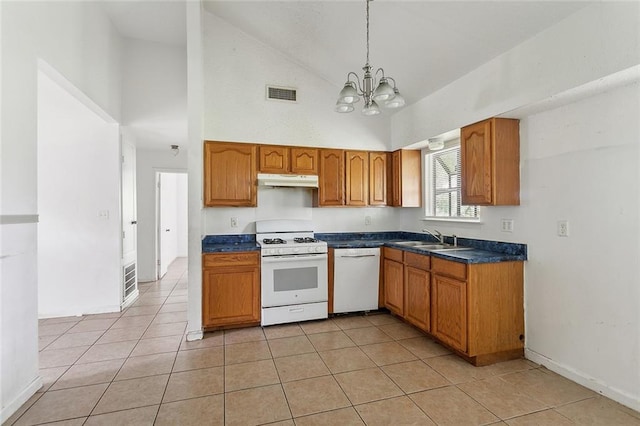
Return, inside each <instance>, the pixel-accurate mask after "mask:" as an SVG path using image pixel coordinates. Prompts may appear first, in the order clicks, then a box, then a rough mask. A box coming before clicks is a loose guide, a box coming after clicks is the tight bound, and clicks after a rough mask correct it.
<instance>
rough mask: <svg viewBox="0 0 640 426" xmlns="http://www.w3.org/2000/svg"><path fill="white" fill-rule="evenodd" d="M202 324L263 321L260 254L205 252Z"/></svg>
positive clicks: (248, 323)
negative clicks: (261, 319) (261, 317)
mask: <svg viewBox="0 0 640 426" xmlns="http://www.w3.org/2000/svg"><path fill="white" fill-rule="evenodd" d="M202 265H203V269H202V324H203V326H204V327H205V328H213V327H225V326H241V325H254V324H256V323H259V322H260V253H259V252H257V251H256V252H237V253H212V254H204V255H203V261H202Z"/></svg>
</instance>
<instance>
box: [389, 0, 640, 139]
mask: <svg viewBox="0 0 640 426" xmlns="http://www.w3.org/2000/svg"><path fill="white" fill-rule="evenodd" d="M639 21H640V3H638V2H599V3H597V4H593V5H591V6H588V7H585V8H584V9H581V10H579V11H578V12H576V13H575V14H573V15H571V16H569V17H567V18H566V19H564V20H562V21H560V22H559V23H557V24H556V25H554V26H552V27H550V28H548V29H547V30H545V31H542V32H541V33H539V34H537V35H536V36H534V37H532V38H530V39H529V40H527V41H525V42H524V43H522V44H520V45H518V46H516V47H514V48H513V49H511V50H510V51H508V52H506V53H504V54H502V55H500V56H498V57H497V58H495V59H493V60H491V61H489V62H487V63H486V64H484V65H482V66H480V67H478V68H477V69H475V70H473V71H471V72H470V73H468V74H467V75H465V76H463V77H461V78H460V79H458V80H456V81H454V82H452V83H450V84H449V85H447V86H445V87H443V88H442V89H440V90H438V91H436V92H435V93H433V94H431V95H430V96H427V97H426V98H423V99H422V100H420V101H419V102H417V103H415V104H413V105H411V106H409V107H406V108H404V109H403V110H401V111H399V112H397V113H396V114H395V115H394V116H393V117H392V120H391V139H392V147H393V149H398V148H402V147H404V146H407V145H410V144H413V143H416V142H419V141H423V140H426V139H427V138H430V137H433V136H437V135H440V134H442V133H445V132H448V131H450V130H454V129H458V128H460V127H462V126H466V125H468V124H472V123H475V122H477V121H480V120H483V119H485V118H488V117H493V116H497V115H503V114H506V116H509V115H508V113H509V112H510V111H512V110H515V109H517V108H520V107H522V106H524V105H529V104H532V103H535V102H538V101H541V100H543V99H547V98H549V97H551V96H554V95H556V94H557V93H560V92H564V91H566V90H569V89H572V88H574V87H578V86H581V85H583V84H586V83H589V82H592V81H594V80H597V79H599V78H603V77H606V76H609V75H611V74H614V73H616V72H619V71H622V70H625V69H627V68H630V67H633V66H635V65H637V64H639V63H640V29H639V28H640V22H639ZM424 117H429V119H428V120H425V119H424Z"/></svg>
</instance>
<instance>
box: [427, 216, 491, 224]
mask: <svg viewBox="0 0 640 426" xmlns="http://www.w3.org/2000/svg"><path fill="white" fill-rule="evenodd" d="M422 220H424V221H428V222H455V223H477V224H480V223H482V221H481V220H480V218H479V217H477V218H471V217H443V216H425V217H423V218H422Z"/></svg>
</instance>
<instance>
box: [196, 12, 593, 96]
mask: <svg viewBox="0 0 640 426" xmlns="http://www.w3.org/2000/svg"><path fill="white" fill-rule="evenodd" d="M365 4H366V3H365V1H364V0H360V1H269V0H267V1H264V0H262V1H214V0H206V1H205V2H204V5H205V10H207V11H209V12H211V13H214V14H216V15H217V16H219V17H220V18H222V19H224V20H226V21H228V22H230V23H231V24H233V25H235V26H236V27H238V28H240V29H241V30H242V31H244V32H245V33H247V34H249V35H251V36H253V37H255V38H256V39H257V40H260V41H261V42H263V43H265V44H267V45H269V46H271V47H273V48H275V49H276V50H278V51H280V52H282V53H283V54H285V55H286V56H288V57H289V58H291V59H293V60H294V61H296V62H298V63H299V64H301V65H303V66H304V67H306V68H307V69H309V70H312V71H313V72H314V73H317V74H318V75H320V76H322V77H323V78H324V79H326V80H327V81H329V82H331V83H333V84H335V85H336V87H337V88H341V87H342V85H343V84H344V82H345V81H346V76H347V73H348V72H349V71H354V72H357V73H358V75H362V71H361V70H362V66H363V65H364V64H365V62H366V25H365V22H366V21H365ZM588 4H589V3H587V2H575V1H574V2H560V1H401V0H376V1H374V2H372V3H370V17H371V23H370V64H371V66H372V67H373V68H374V69H377V68H378V67H382V68H384V70H385V73H386V74H387V76H391V77H394V78H395V80H396V82H397V84H398V88H399V90H400V92H401V93H402V94H403V95H404V96H405V98H406V99H407V101H408V103H409V104H410V103H413V102H416V101H417V100H419V99H421V98H423V97H425V96H427V95H429V94H430V93H433V92H434V91H436V90H437V89H439V88H441V87H444V86H446V85H447V84H448V83H450V82H452V81H454V80H456V79H457V78H459V77H461V76H463V75H465V74H467V73H468V72H470V71H472V70H473V69H475V68H477V67H478V66H480V65H481V64H483V63H485V62H488V61H489V60H491V59H492V58H494V57H496V56H498V55H500V54H501V53H503V52H505V51H507V50H509V49H511V48H513V47H515V46H516V45H518V44H520V43H522V42H523V41H525V40H527V39H528V38H531V37H532V36H534V35H535V34H537V33H539V32H541V31H543V30H544V29H546V28H549V27H550V26H552V25H554V24H555V23H557V22H559V21H560V20H562V19H564V18H566V17H567V16H569V15H571V14H572V13H575V12H576V11H578V10H579V9H581V8H583V7H585V6H587V5H588ZM338 90H339V89H338ZM336 96H337V91H336Z"/></svg>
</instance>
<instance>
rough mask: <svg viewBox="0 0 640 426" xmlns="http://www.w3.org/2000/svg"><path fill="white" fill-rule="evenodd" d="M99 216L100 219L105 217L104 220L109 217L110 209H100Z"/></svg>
mask: <svg viewBox="0 0 640 426" xmlns="http://www.w3.org/2000/svg"><path fill="white" fill-rule="evenodd" d="M98 217H99V218H100V219H104V220H107V219H109V210H99V211H98Z"/></svg>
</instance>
